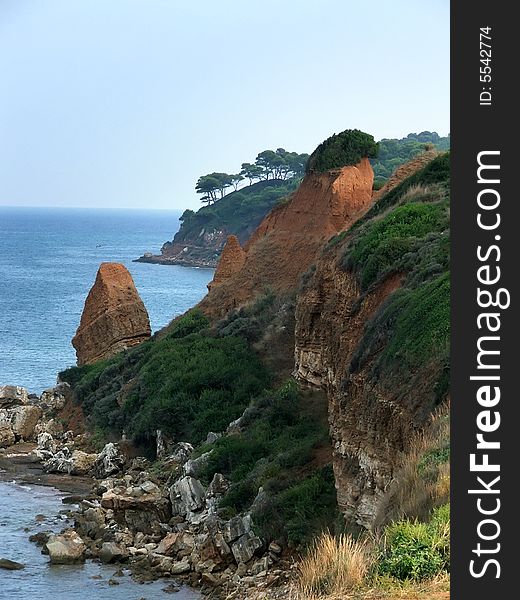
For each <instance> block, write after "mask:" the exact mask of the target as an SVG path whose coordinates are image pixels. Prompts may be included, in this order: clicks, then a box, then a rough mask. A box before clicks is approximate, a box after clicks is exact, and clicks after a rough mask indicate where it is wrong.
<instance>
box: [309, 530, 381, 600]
mask: <svg viewBox="0 0 520 600" xmlns="http://www.w3.org/2000/svg"><path fill="white" fill-rule="evenodd" d="M372 563H373V552H372V549H371V548H370V546H369V543H368V540H367V539H364V540H355V539H354V538H353V537H352V536H350V535H345V534H342V535H339V536H337V537H334V536H333V535H331V534H330V533H324V534H323V535H321V536H320V537H319V538H318V539H317V540H316V542H315V543H314V544H313V546H312V547H311V549H310V551H309V552H308V554H307V555H306V556H305V557H304V558H303V559H302V560H301V561H300V563H299V564H298V587H299V591H300V593H301V595H302V596H303V597H304V598H314V597H318V598H319V597H323V596H326V595H329V596H330V595H332V596H333V595H335V594H338V595H339V594H345V593H346V592H349V591H352V590H353V589H355V588H358V587H360V586H361V584H362V583H363V582H364V580H365V578H366V577H367V575H368V574H369V572H370V570H371V568H372Z"/></svg>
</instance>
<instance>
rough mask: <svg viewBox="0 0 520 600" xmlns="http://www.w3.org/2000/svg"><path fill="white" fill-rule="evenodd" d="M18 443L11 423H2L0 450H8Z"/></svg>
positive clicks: (0, 423) (0, 426)
mask: <svg viewBox="0 0 520 600" xmlns="http://www.w3.org/2000/svg"><path fill="white" fill-rule="evenodd" d="M15 441H16V438H15V436H14V431H13V428H12V427H11V424H10V423H6V422H4V421H0V448H8V447H9V446H12V445H13V444H14V443H15Z"/></svg>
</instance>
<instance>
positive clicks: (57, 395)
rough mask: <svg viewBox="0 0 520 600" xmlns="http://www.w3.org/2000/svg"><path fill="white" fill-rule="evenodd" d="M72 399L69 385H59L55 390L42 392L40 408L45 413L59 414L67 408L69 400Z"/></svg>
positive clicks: (50, 389)
mask: <svg viewBox="0 0 520 600" xmlns="http://www.w3.org/2000/svg"><path fill="white" fill-rule="evenodd" d="M71 398H72V390H71V388H70V385H69V384H68V383H59V384H58V385H56V386H54V387H53V388H49V389H48V390H45V391H44V392H42V395H41V396H40V406H41V407H42V409H43V410H44V411H45V412H58V411H60V410H62V409H63V408H64V407H65V404H66V403H67V400H69V399H71Z"/></svg>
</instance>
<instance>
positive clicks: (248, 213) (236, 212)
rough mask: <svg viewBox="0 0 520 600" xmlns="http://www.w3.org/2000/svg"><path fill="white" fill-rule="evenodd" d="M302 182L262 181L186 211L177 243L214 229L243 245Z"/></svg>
mask: <svg viewBox="0 0 520 600" xmlns="http://www.w3.org/2000/svg"><path fill="white" fill-rule="evenodd" d="M299 181H300V180H299V178H296V177H293V178H290V179H287V180H282V179H269V180H262V181H259V182H257V183H254V184H253V185H250V186H246V187H243V188H241V189H239V190H238V191H236V192H231V193H230V194H227V195H226V196H224V197H223V198H222V199H220V200H218V201H217V202H215V203H214V204H212V205H211V206H205V207H203V208H201V209H200V210H198V211H197V212H194V211H193V210H189V209H188V210H185V211H184V213H183V214H182V216H181V218H180V220H181V222H182V225H181V228H180V230H179V231H178V232H177V234H176V235H175V238H174V242H182V241H184V240H196V239H197V238H198V237H199V234H200V232H201V230H202V229H206V230H212V229H214V230H223V231H226V232H227V233H229V234H233V235H236V236H237V237H238V239H239V240H240V242H241V243H244V242H245V241H246V240H247V238H248V237H249V236H250V235H251V233H252V232H253V231H254V230H255V229H256V227H257V226H258V225H259V223H260V221H261V220H262V219H263V218H264V216H265V215H266V214H267V213H268V212H269V211H270V210H271V208H273V206H275V205H276V204H277V203H278V202H280V200H281V199H282V198H285V197H286V196H287V195H288V194H290V193H291V192H292V191H294V190H295V189H296V188H297V187H298V184H299Z"/></svg>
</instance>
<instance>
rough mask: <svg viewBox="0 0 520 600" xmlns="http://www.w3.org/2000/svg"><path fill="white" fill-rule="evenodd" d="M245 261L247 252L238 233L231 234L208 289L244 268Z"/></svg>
mask: <svg viewBox="0 0 520 600" xmlns="http://www.w3.org/2000/svg"><path fill="white" fill-rule="evenodd" d="M245 261H246V253H245V252H244V250H243V249H242V246H241V245H240V242H239V241H238V238H237V237H236V235H229V236H228V238H227V241H226V245H225V246H224V248H223V250H222V254H221V255H220V260H219V262H218V266H217V269H216V271H215V274H214V276H213V280H212V281H211V282H210V283H208V289H211V288H212V287H213V286H215V285H218V284H220V283H222V282H224V281H227V280H228V279H230V278H231V277H233V276H234V275H235V274H236V273H238V272H239V271H240V270H241V269H242V267H243V266H244V263H245Z"/></svg>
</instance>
